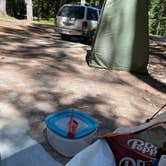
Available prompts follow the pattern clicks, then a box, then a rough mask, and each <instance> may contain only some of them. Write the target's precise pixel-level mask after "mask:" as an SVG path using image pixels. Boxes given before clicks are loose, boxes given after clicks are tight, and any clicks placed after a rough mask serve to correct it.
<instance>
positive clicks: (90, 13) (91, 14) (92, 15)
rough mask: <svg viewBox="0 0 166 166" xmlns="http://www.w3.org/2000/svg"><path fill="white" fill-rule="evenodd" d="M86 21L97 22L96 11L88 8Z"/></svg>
mask: <svg viewBox="0 0 166 166" xmlns="http://www.w3.org/2000/svg"><path fill="white" fill-rule="evenodd" d="M87 20H95V21H97V20H98V14H97V10H94V9H91V8H88V11H87Z"/></svg>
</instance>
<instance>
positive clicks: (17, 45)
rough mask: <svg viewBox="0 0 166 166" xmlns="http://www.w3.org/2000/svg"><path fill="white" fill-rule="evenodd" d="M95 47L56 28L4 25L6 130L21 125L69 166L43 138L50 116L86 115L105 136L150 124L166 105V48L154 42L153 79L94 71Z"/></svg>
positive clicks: (0, 82) (0, 28)
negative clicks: (89, 60)
mask: <svg viewBox="0 0 166 166" xmlns="http://www.w3.org/2000/svg"><path fill="white" fill-rule="evenodd" d="M89 47H90V46H87V45H85V44H82V43H79V42H77V41H76V40H75V41H63V40H61V39H60V36H59V35H58V34H57V33H56V32H55V30H54V26H51V25H50V26H48V25H39V24H34V25H28V24H27V23H26V22H20V21H3V20H0V101H1V102H0V118H1V120H0V127H1V128H3V127H4V126H5V125H7V124H8V123H13V122H15V121H21V122H22V124H25V125H26V126H28V133H29V134H30V135H31V137H33V138H34V139H35V140H37V141H38V142H40V143H41V144H43V145H44V147H45V149H46V150H47V151H48V152H50V154H51V155H52V156H53V157H54V158H55V159H56V160H58V161H60V162H61V163H66V161H68V160H69V159H67V158H64V157H62V156H60V155H59V154H57V153H56V152H55V151H53V149H52V148H51V147H50V146H49V145H48V144H47V142H46V141H45V139H44V137H43V129H44V128H45V124H44V118H45V117H46V116H47V115H48V114H50V113H52V112H54V111H57V110H59V109H64V108H73V109H78V110H81V111H83V112H86V113H87V114H89V115H92V116H93V117H95V118H96V119H97V120H98V122H99V130H98V134H99V135H100V134H103V133H106V132H108V131H113V130H114V129H115V128H117V127H120V126H133V125H136V124H139V123H141V122H144V121H145V120H146V119H147V118H149V117H150V116H151V115H153V113H155V111H157V110H158V109H159V108H160V107H161V106H162V105H163V104H164V103H165V102H166V95H165V94H166V43H164V42H158V41H150V49H149V50H150V58H149V65H148V71H149V75H138V74H131V73H128V72H122V71H108V70H102V69H95V68H90V67H88V66H87V64H86V62H85V56H86V50H87V49H88V48H89Z"/></svg>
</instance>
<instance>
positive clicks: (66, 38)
mask: <svg viewBox="0 0 166 166" xmlns="http://www.w3.org/2000/svg"><path fill="white" fill-rule="evenodd" d="M61 38H62V40H70V36H69V35H65V34H61Z"/></svg>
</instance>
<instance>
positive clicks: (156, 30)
mask: <svg viewBox="0 0 166 166" xmlns="http://www.w3.org/2000/svg"><path fill="white" fill-rule="evenodd" d="M149 32H150V33H152V34H155V35H161V36H166V0H151V3H150V5H149Z"/></svg>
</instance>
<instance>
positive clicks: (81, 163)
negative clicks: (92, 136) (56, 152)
mask: <svg viewBox="0 0 166 166" xmlns="http://www.w3.org/2000/svg"><path fill="white" fill-rule="evenodd" d="M66 166H116V164H115V159H114V155H113V153H112V151H111V149H110V147H109V146H108V144H107V143H106V141H105V140H97V141H96V142H94V143H93V144H92V145H90V146H88V147H87V148H85V149H84V150H82V151H81V152H80V153H78V154H77V155H76V156H75V157H74V158H73V159H72V160H70V161H69V162H68V163H67V164H66Z"/></svg>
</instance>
